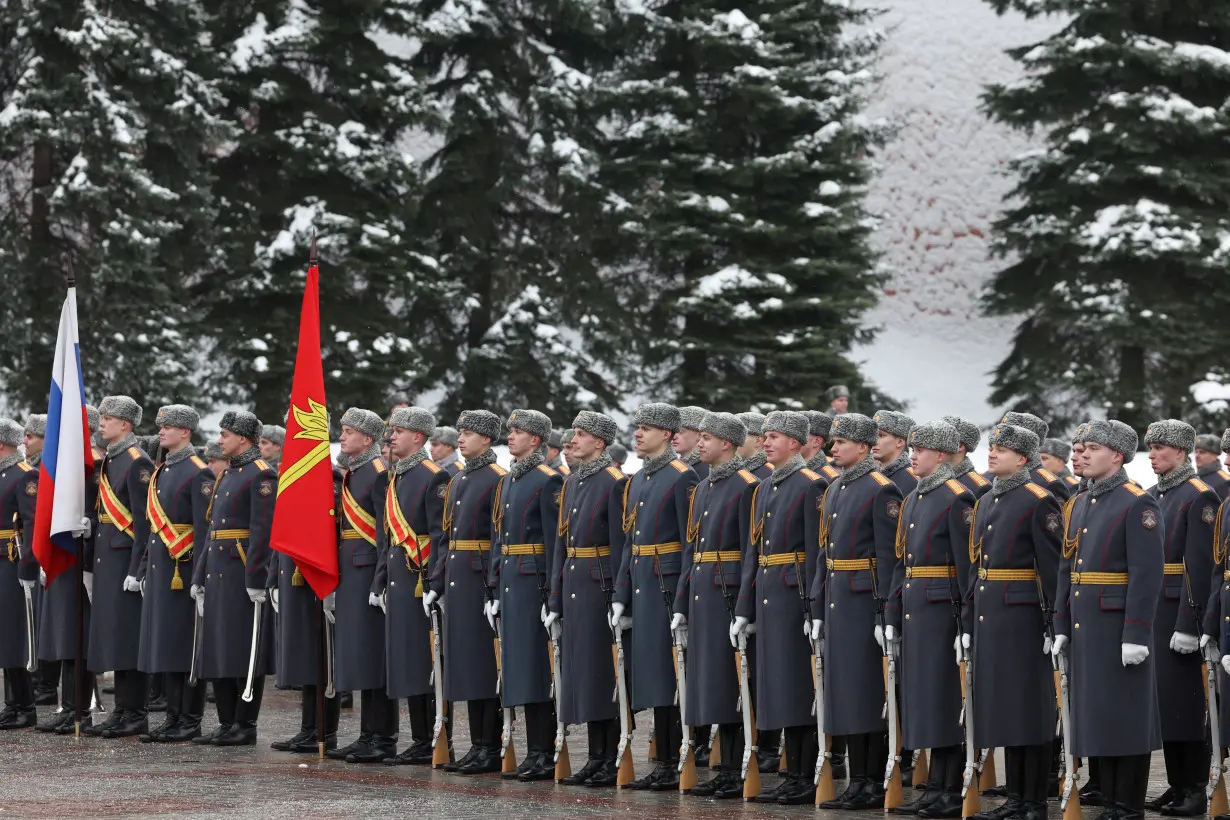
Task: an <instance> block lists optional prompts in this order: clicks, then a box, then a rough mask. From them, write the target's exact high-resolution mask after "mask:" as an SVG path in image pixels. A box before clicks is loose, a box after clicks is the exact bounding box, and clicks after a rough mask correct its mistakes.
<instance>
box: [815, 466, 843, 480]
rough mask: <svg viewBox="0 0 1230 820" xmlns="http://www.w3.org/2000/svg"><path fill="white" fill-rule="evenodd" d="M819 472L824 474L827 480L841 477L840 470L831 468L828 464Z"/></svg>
mask: <svg viewBox="0 0 1230 820" xmlns="http://www.w3.org/2000/svg"><path fill="white" fill-rule="evenodd" d="M820 472H822V473H824V474H825V475H826V476H828V477H829V478H837V476H839V475H841V470H838V469H837V468H836V467H833V466H831V465H828V464H826V465H825V466H824V467H822V468H821V469H820Z"/></svg>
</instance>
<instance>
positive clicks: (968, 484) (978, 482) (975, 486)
mask: <svg viewBox="0 0 1230 820" xmlns="http://www.w3.org/2000/svg"><path fill="white" fill-rule="evenodd" d="M957 481H960V482H961V484H962V486H964V487H965V489H967V490H969V491H970V493H971V494H973V496H974V498H982V496H983V495H985V494H986V493H988V492H990V491H991V482H990V481H988V480H987V479H985V478H983V477H982V473H979V472H977V471H976V470H971V471H969V472H968V473H965V474H964V475H959V476H957Z"/></svg>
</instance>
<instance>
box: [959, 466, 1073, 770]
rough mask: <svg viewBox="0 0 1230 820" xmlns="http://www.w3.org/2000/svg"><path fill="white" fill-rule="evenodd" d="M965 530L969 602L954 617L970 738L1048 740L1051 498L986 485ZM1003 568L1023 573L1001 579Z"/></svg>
mask: <svg viewBox="0 0 1230 820" xmlns="http://www.w3.org/2000/svg"><path fill="white" fill-rule="evenodd" d="M971 529H972V530H973V534H972V539H971V544H972V546H971V547H970V553H971V554H970V556H969V557H970V559H971V563H972V566H971V567H970V575H969V589H970V591H971V595H972V602H971V603H967V604H966V606H965V607H964V608H963V610H962V620H963V622H964V628H965V631H966V632H967V633H970V634H971V635H972V636H973V646H972V647H971V651H972V652H973V654H974V671H973V679H974V692H973V700H974V737H975V742H976V743H977V745H978V747H979V748H983V749H988V748H995V747H998V746H1030V745H1036V744H1041V743H1050V742H1051V741H1052V740H1053V739H1054V737H1055V715H1056V711H1055V710H1056V707H1055V677H1054V668H1053V667H1052V665H1051V657H1050V655H1049V654H1044V653H1043V651H1042V648H1043V644H1044V642H1045V638H1046V620H1045V616H1044V614H1043V606H1044V604H1045V605H1046V606H1048V607H1049V606H1050V601H1052V600H1055V597H1054V596H1055V594H1056V593H1055V579H1056V576H1057V573H1058V571H1059V559H1060V549H1061V545H1062V541H1063V513H1062V511H1061V510H1060V507H1059V502H1058V501H1057V500H1056V499H1055V497H1054V496H1053V495H1051V494H1050V493H1049V492H1047V491H1046V490H1045V489H1043V488H1042V487H1040V486H1038V485H1037V484H1034V483H1033V482H1027V483H1025V484H1023V485H1021V486H1019V487H1014V488H1013V489H1011V490H1008V491H1006V492H1004V493H1002V494H1000V495H996V494H995V492H994V490H992V491H991V492H989V493H987V494H986V495H984V496H982V498H980V499H978V503H977V506H976V507H975V508H974V520H973V524H972V526H971ZM1003 572H1015V573H1023V574H1024V575H1027V576H1030V577H1028V578H1026V577H1023V576H1021V575H1018V576H1015V577H1013V576H1009V577H1007V578H1005V577H1004V576H1002V575H1000V573H1003ZM996 576H999V577H996ZM1039 587H1041V594H1042V596H1043V598H1042V600H1039Z"/></svg>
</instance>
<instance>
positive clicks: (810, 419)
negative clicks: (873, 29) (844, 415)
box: [803, 410, 833, 438]
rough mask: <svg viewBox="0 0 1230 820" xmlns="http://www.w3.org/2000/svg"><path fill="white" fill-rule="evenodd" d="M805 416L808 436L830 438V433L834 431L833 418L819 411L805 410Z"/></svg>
mask: <svg viewBox="0 0 1230 820" xmlns="http://www.w3.org/2000/svg"><path fill="white" fill-rule="evenodd" d="M803 415H804V416H807V431H808V435H812V436H824V437H825V438H828V437H829V431H831V430H832V429H833V417H832V416H830V415H829V414H828V413H821V412H820V411H819V410H804V411H803Z"/></svg>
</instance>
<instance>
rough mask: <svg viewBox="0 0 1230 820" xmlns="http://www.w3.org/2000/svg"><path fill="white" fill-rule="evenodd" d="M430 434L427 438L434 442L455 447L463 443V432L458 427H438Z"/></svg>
mask: <svg viewBox="0 0 1230 820" xmlns="http://www.w3.org/2000/svg"><path fill="white" fill-rule="evenodd" d="M430 435H431V438H429V439H427V440H428V441H430V442H431V443H432V444H447V445H448V446H449V447H454V448H455V447H456V446H457V445H458V444H460V443H461V434H460V433H459V432H457V428H456V427H437V428H436V429H435V430H434V431H433V432H432V433H431V434H430Z"/></svg>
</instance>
